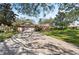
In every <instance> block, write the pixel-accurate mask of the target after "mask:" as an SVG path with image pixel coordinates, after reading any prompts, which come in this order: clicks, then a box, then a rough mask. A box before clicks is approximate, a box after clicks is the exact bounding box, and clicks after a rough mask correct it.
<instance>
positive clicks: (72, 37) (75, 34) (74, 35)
mask: <svg viewBox="0 0 79 59" xmlns="http://www.w3.org/2000/svg"><path fill="white" fill-rule="evenodd" d="M43 33H44V34H46V35H48V36H51V37H55V38H58V39H61V40H64V41H67V42H69V43H73V44H75V45H77V46H79V30H76V29H75V30H73V29H66V30H52V31H50V32H43Z"/></svg>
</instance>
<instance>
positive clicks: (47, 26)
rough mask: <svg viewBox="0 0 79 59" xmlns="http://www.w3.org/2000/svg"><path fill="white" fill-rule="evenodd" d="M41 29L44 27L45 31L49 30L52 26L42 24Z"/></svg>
mask: <svg viewBox="0 0 79 59" xmlns="http://www.w3.org/2000/svg"><path fill="white" fill-rule="evenodd" d="M40 27H42V29H43V30H48V29H49V27H50V24H49V23H46V24H40Z"/></svg>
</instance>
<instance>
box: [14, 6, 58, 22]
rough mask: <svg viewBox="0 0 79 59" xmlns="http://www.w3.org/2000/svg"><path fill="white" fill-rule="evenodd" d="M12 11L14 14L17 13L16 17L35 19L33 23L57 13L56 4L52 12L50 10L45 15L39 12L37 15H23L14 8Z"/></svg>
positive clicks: (52, 16)
mask: <svg viewBox="0 0 79 59" xmlns="http://www.w3.org/2000/svg"><path fill="white" fill-rule="evenodd" d="M13 11H14V12H15V14H18V15H19V16H18V18H23V17H24V18H26V19H32V20H33V21H35V23H38V21H39V19H40V18H42V19H49V18H54V17H55V16H56V14H57V13H58V5H55V9H54V11H53V12H50V13H49V14H47V15H46V16H45V17H43V14H42V13H41V14H40V16H39V17H37V18H36V17H32V16H28V15H23V14H20V13H18V12H17V11H16V10H15V9H13Z"/></svg>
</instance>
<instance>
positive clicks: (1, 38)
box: [0, 32, 16, 42]
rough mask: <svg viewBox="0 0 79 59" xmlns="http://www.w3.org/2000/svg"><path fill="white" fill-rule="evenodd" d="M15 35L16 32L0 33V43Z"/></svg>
mask: <svg viewBox="0 0 79 59" xmlns="http://www.w3.org/2000/svg"><path fill="white" fill-rule="evenodd" d="M14 34H16V32H1V33H0V42H3V41H4V40H5V39H7V38H10V37H11V36H13V35H14Z"/></svg>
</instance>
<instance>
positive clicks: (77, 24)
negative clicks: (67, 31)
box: [68, 21, 79, 28]
mask: <svg viewBox="0 0 79 59" xmlns="http://www.w3.org/2000/svg"><path fill="white" fill-rule="evenodd" d="M68 27H76V28H78V27H79V21H74V22H73V23H70V25H69V26H68Z"/></svg>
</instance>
